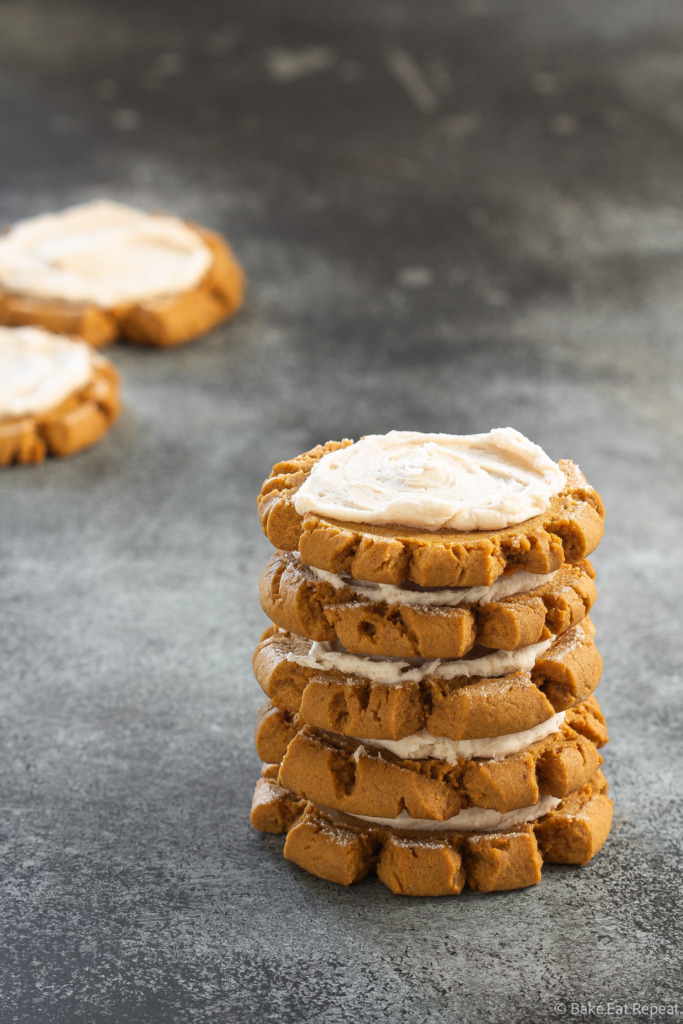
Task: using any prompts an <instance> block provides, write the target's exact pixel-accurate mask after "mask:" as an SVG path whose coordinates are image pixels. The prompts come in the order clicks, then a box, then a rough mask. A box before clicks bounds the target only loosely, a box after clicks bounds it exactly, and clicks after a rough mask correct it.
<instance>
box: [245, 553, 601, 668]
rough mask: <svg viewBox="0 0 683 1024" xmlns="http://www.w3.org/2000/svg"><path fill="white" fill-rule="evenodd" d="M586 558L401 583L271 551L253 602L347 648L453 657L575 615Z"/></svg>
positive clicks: (517, 639)
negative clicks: (478, 581) (545, 569)
mask: <svg viewBox="0 0 683 1024" xmlns="http://www.w3.org/2000/svg"><path fill="white" fill-rule="evenodd" d="M593 577H594V573H593V569H592V566H591V565H590V562H588V561H585V560H584V561H583V562H581V563H580V564H579V565H576V566H573V565H563V566H562V567H561V568H560V569H558V570H556V572H554V573H551V574H549V575H547V576H542V577H539V576H537V575H534V574H533V573H528V572H523V571H522V572H516V573H512V574H510V575H509V576H501V577H499V579H498V580H496V582H495V583H494V584H493V585H492V586H491V587H460V588H459V589H457V590H451V589H448V588H432V589H428V588H423V587H421V588H417V587H416V588H413V589H407V588H400V587H394V586H389V585H386V584H372V583H358V582H357V581H354V580H353V579H352V578H351V577H349V576H348V575H346V574H344V575H343V576H342V575H336V574H333V573H328V572H325V571H323V570H320V569H315V568H313V567H310V566H306V565H304V564H303V563H302V562H301V560H300V559H299V558H298V556H297V555H296V554H293V553H291V552H285V551H278V552H277V553H276V554H275V555H272V556H271V558H270V559H269V560H268V562H267V564H266V568H265V571H264V573H263V575H262V577H261V583H260V587H259V590H260V595H261V607H262V608H263V610H264V612H265V613H266V615H267V616H268V618H269V619H271V621H272V622H274V623H275V624H276V625H278V626H280V627H281V628H282V629H286V630H289V631H291V632H292V633H297V634H299V636H306V637H308V638H309V639H310V640H316V641H328V642H334V641H335V640H338V641H339V642H340V643H341V644H342V645H343V646H344V648H345V649H346V650H347V651H352V652H353V653H354V654H373V655H383V656H385V657H395V658H461V657H462V656H463V655H464V654H467V652H468V651H469V650H471V649H472V647H474V645H475V644H482V645H483V646H485V647H492V648H497V649H501V648H502V649H503V650H508V651H511V650H516V649H517V648H521V647H528V646H529V645H530V644H536V643H538V642H539V641H541V640H547V639H548V638H549V637H551V636H556V635H558V634H559V633H563V632H564V631H565V630H567V629H570V628H571V627H572V626H575V625H577V623H579V622H581V620H582V619H583V618H584V617H585V616H586V615H587V614H588V612H589V611H590V608H591V606H592V604H593V602H594V601H595V598H596V596H597V591H596V589H595V584H594V582H593Z"/></svg>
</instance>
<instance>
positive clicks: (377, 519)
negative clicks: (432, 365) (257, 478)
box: [294, 427, 565, 531]
mask: <svg viewBox="0 0 683 1024" xmlns="http://www.w3.org/2000/svg"><path fill="white" fill-rule="evenodd" d="M564 486H565V478H564V475H563V473H562V471H561V469H560V467H559V466H558V465H557V463H555V462H553V461H552V459H550V458H549V456H548V455H546V453H545V452H544V451H543V449H542V448H540V447H539V446H538V445H536V444H534V443H533V442H531V441H529V439H528V438H526V437H524V435H523V434H520V433H519V431H517V430H514V429H513V428H512V427H502V428H498V429H495V430H491V431H489V432H488V433H486V434H421V433H418V432H416V431H399V430H392V431H390V432H389V433H388V434H371V435H368V436H367V437H364V438H362V439H361V440H360V441H357V442H356V443H355V444H352V445H348V446H347V447H344V448H339V449H337V450H336V451H332V452H328V453H327V454H326V455H324V456H323V457H322V458H321V459H320V460H319V461H317V462H316V463H315V464H314V466H313V467H312V469H311V472H310V474H309V475H308V477H307V478H306V479H305V480H304V481H303V483H302V484H301V486H300V487H299V489H298V491H297V493H296V497H295V499H294V507H295V509H296V512H297V513H298V514H299V515H305V514H306V513H308V512H313V513H315V514H316V515H320V516H326V517H328V518H332V519H337V520H341V521H343V522H356V523H384V524H396V525H402V526H412V527H417V528H418V529H421V530H443V529H448V530H463V531H471V530H499V529H504V528H505V527H507V526H511V525H513V524H516V523H522V522H525V521H526V520H527V519H530V518H532V517H533V516H536V515H538V514H539V513H541V512H543V511H544V510H545V509H546V508H547V506H548V503H549V502H550V499H551V498H552V497H553V496H554V495H555V494H558V493H559V492H560V491H561V490H562V489H563V487H564Z"/></svg>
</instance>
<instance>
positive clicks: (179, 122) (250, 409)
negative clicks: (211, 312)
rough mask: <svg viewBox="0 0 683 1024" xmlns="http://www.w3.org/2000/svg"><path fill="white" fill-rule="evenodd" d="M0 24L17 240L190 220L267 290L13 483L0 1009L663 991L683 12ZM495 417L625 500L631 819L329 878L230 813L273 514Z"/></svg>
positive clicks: (609, 499)
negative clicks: (43, 225)
mask: <svg viewBox="0 0 683 1024" xmlns="http://www.w3.org/2000/svg"><path fill="white" fill-rule="evenodd" d="M0 25H1V28H0V111H1V113H2V116H1V117H0V152H2V160H1V161H0V186H1V192H0V218H1V219H2V220H4V221H10V220H12V219H13V218H15V217H17V216H20V215H26V214H29V213H31V212H34V211H39V210H44V209H49V208H55V207H59V206H62V205H63V204H65V203H66V202H69V201H75V200H80V199H82V198H84V197H90V196H97V195H101V194H113V195H114V196H116V197H119V198H123V199H126V200H129V201H132V202H135V203H138V204H140V205H143V206H148V205H150V206H158V207H160V208H164V209H168V210H171V211H178V212H180V213H183V214H186V215H190V216H194V217H197V218H198V219H200V220H202V221H204V222H205V223H206V224H208V225H210V226H213V227H217V228H219V229H223V230H224V231H225V232H226V234H228V236H229V237H230V239H231V240H232V241H233V242H234V244H235V248H236V250H237V252H238V253H239V255H240V257H241V258H242V259H243V261H244V263H245V265H246V268H247V270H248V273H249V275H250V279H251V285H252V286H251V292H250V296H249V303H248V307H247V309H246V311H245V312H244V313H243V314H242V315H241V316H240V317H239V319H238V320H236V321H235V322H234V323H233V324H231V325H229V326H227V327H226V328H225V329H221V330H219V331H216V332H215V333H214V334H213V335H212V336H210V337H209V338H207V339H206V340H204V341H202V342H201V343H199V344H197V345H196V346H193V347H188V348H186V349H184V350H182V351H177V352H172V353H167V354H155V353H147V352H143V351H134V350H131V349H127V348H125V347H118V348H117V349H116V350H114V351H113V353H112V356H113V358H114V360H115V361H116V363H117V365H118V366H119V367H120V369H121V370H122V372H123V374H124V377H125V382H126V385H125V400H126V411H125V415H124V416H123V419H122V420H121V422H120V424H119V426H118V427H117V428H116V429H115V431H114V432H113V433H112V434H111V436H110V437H109V439H107V440H106V441H105V442H104V443H103V444H102V445H100V446H99V447H97V448H96V449H94V450H92V451H91V452H90V453H88V454H85V455H83V456H81V457H78V458H74V459H73V460H70V461H67V462H63V463H61V464H59V463H56V462H55V463H52V464H50V465H47V466H45V467H43V468H40V469H35V470H24V471H16V472H6V473H3V475H2V480H1V481H0V488H1V490H2V503H1V506H0V517H1V520H0V521H1V523H2V532H1V537H0V544H1V549H2V561H1V562H0V579H1V580H2V589H3V599H4V604H3V616H2V625H1V626H0V631H1V634H2V666H3V678H2V687H1V694H2V699H1V704H0V723H1V728H2V744H3V753H4V756H3V758H2V760H1V763H0V772H1V775H0V782H1V786H2V804H1V818H0V822H1V825H0V828H1V833H0V835H1V842H2V849H3V856H4V866H3V880H4V883H5V887H4V892H3V896H2V920H3V936H2V940H1V941H2V968H3V975H4V977H3V1002H2V1008H1V1009H0V1019H1V1020H2V1024H6V1022H16V1024H81V1022H83V1024H100V1022H114V1024H128V1022H135V1024H142V1022H164V1024H171V1022H187V1021H220V1022H223V1021H230V1022H233V1021H234V1022H240V1024H241V1022H244V1024H247V1022H252V1021H253V1022H256V1021H258V1022H277V1024H285V1022H290V1021H303V1022H319V1021H324V1022H329V1024H338V1022H342V1021H347V1020H360V1021H368V1022H370V1021H373V1022H374V1021H387V1022H389V1021H391V1022H392V1024H393V1022H400V1024H403V1022H405V1024H409V1022H410V1024H418V1022H451V1021H455V1020H460V1021H473V1022H474V1021H476V1022H486V1021H511V1020H524V1021H538V1022H544V1024H547V1022H548V1021H552V1020H555V1019H559V1015H558V1014H557V1013H556V1012H555V1010H554V1006H555V1004H556V1003H557V1002H559V1001H562V1002H565V1003H566V1004H567V1006H568V1013H567V1014H566V1016H567V1017H570V1016H571V1012H569V1011H570V1010H571V1007H570V1004H571V1002H572V1001H586V1000H589V999H590V1000H591V1001H593V1002H594V1003H598V1002H603V1003H606V1002H607V1001H610V1000H611V1001H612V1002H614V1003H628V1004H631V1003H633V1002H653V1001H655V1002H658V1003H673V1002H675V1001H676V1000H677V999H678V1000H679V1001H680V1002H681V1003H683V998H682V996H683V993H682V992H681V986H680V977H681V959H680V948H679V943H680V918H679V917H677V914H678V912H679V911H680V877H681V867H682V865H681V808H680V803H679V794H680V778H681V775H680V771H681V755H680V734H681V726H682V724H683V723H682V720H681V719H682V715H681V703H682V702H681V670H680V664H681V654H682V653H683V652H682V649H681V639H680V607H681V597H682V595H681V579H682V577H683V557H682V555H681V545H680V536H681V528H682V524H681V498H682V495H681V488H680V482H681V471H682V469H683V465H682V463H683V457H682V455H681V441H682V440H683V438H682V431H681V422H680V403H681V398H682V382H683V375H682V373H681V358H682V357H681V353H682V351H683V347H682V344H681V342H682V333H683V329H682V328H681V323H682V322H683V316H682V314H683V206H682V205H681V200H682V199H683V179H682V177H681V166H682V163H683V135H682V131H683V107H682V106H681V87H682V85H683V72H682V70H681V67H682V65H681V59H680V48H681V44H682V43H683V8H681V7H680V6H679V5H676V4H671V3H666V2H663V0H662V2H660V0H653V2H651V3H648V4H642V3H639V2H631V0H594V2H592V3H590V4H587V3H586V4H567V3H560V2H558V3H555V2H551V3H548V2H546V0H543V2H541V0H533V2H528V3H524V4H522V5H519V4H513V3H507V2H503V0H491V2H485V0H469V2H464V0H463V2H461V3H458V4H446V3H436V2H423V3H420V4H419V5H416V4H414V3H413V2H410V0H394V2H392V3H388V2H387V3H378V2H372V3H371V2H361V0H350V2H346V3H344V4H331V3H328V4H325V3H322V4H321V3H315V0H295V2H292V3H288V4H279V3H276V2H274V0H272V2H263V3H258V4H254V3H247V0H239V2H234V3H231V4H229V5H227V4H224V3H218V2H216V3H203V4H188V5H184V4H180V3H179V2H173V3H171V2H162V0H153V2H147V3H144V4H143V3H139V2H138V3H133V2H132V0H125V2H124V3H121V2H120V3H117V4H115V5H114V4H105V3H104V2H103V0H99V2H97V3H95V2H92V0H90V2H86V0H82V2H81V3H78V2H68V3H67V2H65V3H60V4H53V3H50V2H49V0H36V2H32V0H28V2H23V3H20V2H11V0H10V2H7V0H4V2H0ZM311 48H312V49H311ZM507 423H511V424H513V425H515V426H517V427H518V428H519V429H521V430H522V431H524V432H525V433H528V434H529V435H530V436H531V437H533V438H535V439H536V440H538V441H540V442H541V443H542V444H543V445H544V447H545V448H546V449H547V451H548V452H549V453H550V454H551V455H552V456H553V457H555V458H557V457H561V456H569V457H571V458H573V459H574V460H576V461H578V462H579V463H580V464H581V466H582V468H583V469H584V471H585V472H586V474H587V475H588V477H589V479H590V480H591V481H592V482H593V483H594V484H595V485H596V486H597V487H598V489H599V490H600V491H601V492H602V493H603V496H604V498H605V501H606V504H607V508H608V529H607V535H606V539H605V541H604V543H603V545H602V546H601V548H600V552H599V554H598V556H597V557H596V559H595V562H596V566H597V569H598V573H599V583H600V600H599V603H598V606H597V609H596V614H595V619H596V621H597V624H598V627H599V640H600V646H601V649H602V652H603V655H604V658H605V662H606V672H605V675H604V680H603V682H602V684H601V688H600V691H599V694H600V697H601V700H602V703H603V707H604V710H605V712H606V714H607V716H608V723H609V725H610V728H611V733H612V736H613V739H612V742H611V744H610V746H609V747H608V748H607V752H606V771H607V774H608V776H609V779H610V781H611V784H612V791H613V795H614V798H615V800H616V820H615V825H614V830H613V834H612V836H611V838H610V840H609V843H608V846H607V847H606V848H605V850H604V851H603V853H602V854H601V855H600V856H599V857H598V858H597V859H596V860H595V862H594V863H593V864H591V865H590V866H589V867H587V868H585V869H583V870H568V869H562V868H555V869H548V870H546V872H545V875H544V881H543V883H542V885H541V886H539V887H537V888H535V889H533V890H528V891H523V892H519V893H512V894H499V895H494V896H490V897H481V896H479V895H476V894H471V893H470V894H465V895H463V896H461V897H460V898H458V899H454V900H448V899H445V900H414V901H409V900H401V899H398V898H396V897H393V896H391V895H390V894H389V893H388V891H387V890H386V889H384V888H383V887H382V886H381V885H380V884H379V883H377V882H376V881H374V880H373V881H368V882H364V883H361V884H360V885H358V886H356V887H355V888H353V889H351V890H349V891H346V890H342V889H337V888H335V887H333V886H332V885H329V884H326V883H324V882H321V881H318V880H316V879H314V878H312V877H310V876H307V875H305V874H304V873H303V872H300V871H299V870H298V869H296V868H294V867H293V866H292V865H290V864H288V863H286V862H285V861H284V860H283V859H282V857H281V852H280V851H281V846H282V843H281V840H279V839H278V838H275V837H265V838H264V837H262V836H260V835H257V834H256V833H254V832H253V831H252V830H251V829H250V827H249V825H248V822H247V814H248V806H249V801H250V796H251V789H252V785H253V781H254V779H255V777H256V775H257V772H258V764H257V759H256V755H255V753H254V751H253V748H252V742H251V728H252V723H253V720H254V716H255V712H256V709H257V706H258V704H259V693H258V692H257V687H256V684H255V683H254V681H253V679H252V677H251V674H250V666H249V658H250V654H251V649H252V647H253V645H254V643H255V641H256V639H257V637H258V635H259V633H260V631H261V629H262V628H263V626H264V620H263V617H262V613H261V612H260V609H259V608H258V604H257V597H256V580H257V577H258V574H259V571H260V567H261V565H262V563H263V561H264V560H265V557H266V555H267V550H268V545H267V543H266V542H265V540H264V539H263V537H262V536H261V535H260V532H259V528H258V524H257V520H256V515H255V508H254V496H255V493H256V491H257V490H258V486H259V484H260V482H261V480H262V478H263V477H264V476H265V475H266V474H267V472H268V470H269V468H270V465H271V463H272V462H273V461H275V460H276V459H278V458H280V457H284V456H288V455H292V454H295V453H297V452H299V451H302V450H304V449H305V448H307V447H308V446H310V445H311V444H313V443H315V442H317V441H320V440H326V439H327V438H328V437H339V436H344V435H347V436H353V437H357V436H358V435H359V434H360V433H362V432H369V431H375V430H378V431H383V430H385V429H388V428H391V427H405V428H417V429H427V430H433V429H436V430H447V431H454V432H468V431H472V430H484V429H487V428H488V427H489V426H491V425H498V424H500V425H502V424H507ZM669 1019H670V1018H669Z"/></svg>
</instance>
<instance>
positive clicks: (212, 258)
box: [0, 200, 244, 347]
mask: <svg viewBox="0 0 683 1024" xmlns="http://www.w3.org/2000/svg"><path fill="white" fill-rule="evenodd" d="M243 293H244V275H243V273H242V269H241V267H240V265H239V264H238V263H237V261H236V260H235V257H234V256H233V254H232V251H231V249H230V247H229V246H228V245H227V243H226V242H225V240H224V239H223V238H221V237H220V235H217V234H215V233H214V232H212V231H207V230H206V229H205V228H201V227H199V226H197V225H195V224H191V223H189V222H185V221H182V220H180V219H179V218H177V217H170V216H167V215H165V214H159V213H145V212H143V211H141V210H136V209H134V208H133V207H130V206H125V205H123V204H121V203H115V202H111V201H109V200H100V201H97V202H92V203H84V204H82V205H80V206H73V207H70V208H69V209H66V210H63V211H62V212H61V213H51V214H44V215H42V216H39V217H31V218H30V219H28V220H23V221H19V222H18V223H17V224H15V225H14V226H13V227H11V228H9V230H8V231H7V232H6V233H5V234H4V235H3V236H2V237H0V323H2V324H7V325H10V326H18V325H22V324H35V325H37V326H40V327H44V328H46V329H47V330H50V331H55V332H57V333H60V334H76V335H79V336H80V337H82V338H84V339H85V340H86V341H88V342H89V343H90V344H91V345H95V346H101V345H108V344H110V343H111V342H113V341H115V340H116V339H117V338H119V337H125V338H127V339H128V340H129V341H133V342H137V343H139V344H141V345H152V346H158V347H167V346H170V345H178V344H181V343H182V342H185V341H189V340H190V339H192V338H194V337H196V336H197V335H199V334H203V333H204V332H205V331H208V330H210V329H211V328H212V327H214V326H215V325H216V324H218V323H220V322H221V321H222V320H225V319H226V318H227V317H229V316H231V315H232V314H233V313H234V312H236V311H237V310H238V309H239V308H240V306H241V305H242V299H243Z"/></svg>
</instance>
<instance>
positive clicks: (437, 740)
mask: <svg viewBox="0 0 683 1024" xmlns="http://www.w3.org/2000/svg"><path fill="white" fill-rule="evenodd" d="M564 719H565V712H564V711H560V712H558V713H557V714H556V715H553V716H552V718H549V719H548V720H547V721H546V722H541V723H540V725H535V726H534V727H533V729H525V730H524V731H523V732H511V733H508V734H507V735H505V736H487V737H485V738H482V739H476V740H450V739H448V737H446V736H433V735H432V734H431V733H430V732H428V731H427V730H426V729H421V730H420V732H415V733H413V734H412V735H411V736H405V737H404V738H403V739H402V740H368V739H362V738H359V740H358V742H359V743H360V744H364V743H367V744H368V746H375V747H384V749H385V750H390V751H391V752H392V754H396V756H397V757H401V758H406V759H407V760H409V761H416V760H420V759H422V758H428V757H435V758H439V759H440V760H442V761H447V762H448V763H449V764H457V762H458V761H459V760H461V759H462V758H465V759H466V760H470V759H471V758H473V757H486V758H491V759H493V760H498V759H499V758H501V757H508V756H509V755H510V754H518V753H519V752H520V751H521V750H526V748H527V747H530V746H531V744H532V743H537V742H538V740H543V739H545V738H546V736H551V735H552V734H553V733H555V732H557V731H558V730H559V729H560V727H561V726H562V723H563V722H564Z"/></svg>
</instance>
